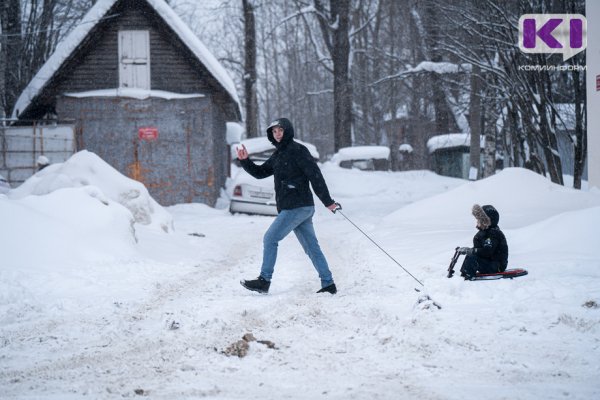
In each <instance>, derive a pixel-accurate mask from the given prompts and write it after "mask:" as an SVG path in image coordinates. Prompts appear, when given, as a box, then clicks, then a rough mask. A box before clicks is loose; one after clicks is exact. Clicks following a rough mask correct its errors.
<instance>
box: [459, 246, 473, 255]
mask: <svg viewBox="0 0 600 400" xmlns="http://www.w3.org/2000/svg"><path fill="white" fill-rule="evenodd" d="M458 254H464V255H467V256H470V255H472V254H473V249H472V248H471V247H459V249H458Z"/></svg>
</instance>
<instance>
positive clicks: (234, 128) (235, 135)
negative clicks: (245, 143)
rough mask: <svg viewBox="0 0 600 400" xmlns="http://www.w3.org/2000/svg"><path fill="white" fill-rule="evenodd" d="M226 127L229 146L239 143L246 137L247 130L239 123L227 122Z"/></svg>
mask: <svg viewBox="0 0 600 400" xmlns="http://www.w3.org/2000/svg"><path fill="white" fill-rule="evenodd" d="M225 125H226V126H227V130H226V133H225V137H226V139H227V144H229V145H231V144H233V143H239V142H240V140H242V137H244V132H246V128H244V127H243V126H242V125H241V124H238V123H237V122H227V123H226V124H225Z"/></svg>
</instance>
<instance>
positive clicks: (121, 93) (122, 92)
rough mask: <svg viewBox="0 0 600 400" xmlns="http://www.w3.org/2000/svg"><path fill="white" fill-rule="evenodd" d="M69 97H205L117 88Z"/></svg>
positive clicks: (69, 95) (142, 98)
mask: <svg viewBox="0 0 600 400" xmlns="http://www.w3.org/2000/svg"><path fill="white" fill-rule="evenodd" d="M64 95H65V96H68V97H77V98H84V97H131V98H134V99H139V100H145V99H147V98H150V97H156V98H160V99H165V100H173V99H193V98H198V97H205V96H204V95H203V94H201V93H173V92H167V91H164V90H146V89H135V88H116V89H102V90H90V91H87V92H77V93H65V94H64Z"/></svg>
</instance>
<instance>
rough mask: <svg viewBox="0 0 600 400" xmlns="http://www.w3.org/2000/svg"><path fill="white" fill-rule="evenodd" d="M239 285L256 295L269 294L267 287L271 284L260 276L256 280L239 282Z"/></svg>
mask: <svg viewBox="0 0 600 400" xmlns="http://www.w3.org/2000/svg"><path fill="white" fill-rule="evenodd" d="M240 283H241V284H242V286H243V287H245V288H246V289H248V290H252V291H253V292H258V293H269V286H271V282H269V281H268V280H266V279H265V278H263V277H262V276H259V277H258V278H256V279H252V280H249V281H247V280H242V281H240Z"/></svg>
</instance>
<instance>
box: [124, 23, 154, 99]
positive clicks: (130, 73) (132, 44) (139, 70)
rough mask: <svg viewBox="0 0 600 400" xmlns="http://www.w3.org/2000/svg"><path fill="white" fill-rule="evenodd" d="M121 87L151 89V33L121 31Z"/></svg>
mask: <svg viewBox="0 0 600 400" xmlns="http://www.w3.org/2000/svg"><path fill="white" fill-rule="evenodd" d="M119 87H122V88H137V89H147V90H150V33H149V32H148V31H120V32H119Z"/></svg>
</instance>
